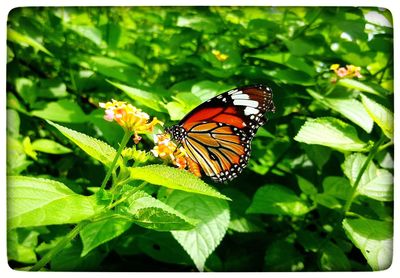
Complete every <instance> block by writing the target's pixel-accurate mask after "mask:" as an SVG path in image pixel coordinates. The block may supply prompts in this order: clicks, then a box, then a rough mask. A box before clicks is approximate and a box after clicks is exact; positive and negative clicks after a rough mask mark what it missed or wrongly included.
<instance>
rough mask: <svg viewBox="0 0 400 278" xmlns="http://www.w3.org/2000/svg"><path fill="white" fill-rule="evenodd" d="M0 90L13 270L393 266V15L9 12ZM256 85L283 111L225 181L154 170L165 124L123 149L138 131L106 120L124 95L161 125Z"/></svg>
mask: <svg viewBox="0 0 400 278" xmlns="http://www.w3.org/2000/svg"><path fill="white" fill-rule="evenodd" d="M335 64H337V65H339V66H338V67H335V66H333V67H332V68H331V66H332V65H335ZM346 66H347V67H346ZM357 67H360V68H359V69H357ZM339 71H340V72H341V74H339ZM6 81H7V92H6V93H7V130H6V135H7V175H8V178H7V256H8V261H9V265H10V266H11V267H12V268H13V269H21V270H28V269H31V268H32V270H50V271H153V272H154V271H343V270H362V271H368V270H383V269H386V268H388V267H389V266H390V264H391V261H392V251H393V247H392V243H393V176H394V165H393V157H394V155H393V144H394V141H393V138H394V124H393V123H394V114H393V29H392V23H391V14H390V11H388V10H384V9H379V8H373V7H368V8H357V7H343V8H340V7H326V8H319V7H303V8H302V7H135V8H129V7H103V8H98V7H67V8H66V7H41V8H32V7H24V8H17V9H13V10H12V11H10V13H9V16H8V21H7V79H6ZM259 83H261V84H265V85H268V86H270V87H271V88H272V90H273V92H274V103H275V106H276V112H275V113H273V114H272V113H269V114H267V118H268V122H267V123H266V124H265V125H263V127H261V128H260V129H259V130H258V132H257V134H256V136H255V138H254V139H253V141H252V153H251V157H250V161H249V165H248V167H247V168H246V169H245V170H244V171H243V172H242V173H241V174H240V175H239V176H238V177H237V178H236V179H235V180H233V181H232V182H229V183H227V184H218V185H217V184H214V183H212V182H211V181H210V179H209V178H207V177H205V176H204V175H203V177H202V178H198V177H196V176H194V175H193V174H191V173H190V172H188V171H187V170H181V169H177V168H175V167H172V166H167V165H161V163H162V162H163V161H162V160H161V159H160V158H159V157H154V155H153V154H152V153H151V152H150V150H151V149H152V148H153V146H154V142H153V140H152V137H153V135H154V134H160V133H162V132H163V127H161V125H157V126H156V128H155V130H154V131H153V134H151V132H147V131H146V132H139V133H140V135H141V136H142V137H143V138H142V139H141V140H140V142H139V143H137V142H133V140H131V139H130V138H128V137H127V136H128V135H133V134H134V131H133V132H132V134H128V133H125V135H126V134H127V135H126V136H124V132H125V130H123V129H122V128H121V127H120V126H118V125H117V124H116V122H115V121H114V122H108V121H105V120H104V118H103V116H104V110H102V109H99V103H106V102H108V101H110V100H111V99H115V100H120V101H126V102H128V103H131V104H132V105H134V106H135V107H137V108H139V109H141V110H142V111H144V112H146V113H148V114H149V116H150V118H154V117H157V119H158V120H160V121H162V122H163V123H164V127H168V126H170V125H172V124H175V123H177V122H178V121H180V120H181V119H182V118H183V117H184V116H185V115H186V114H187V113H188V112H189V111H190V110H191V109H193V108H195V107H196V106H197V105H199V104H201V103H203V102H204V101H206V100H208V99H209V98H211V97H214V96H216V95H218V94H220V93H222V92H224V91H226V90H229V89H232V88H234V87H239V86H243V85H247V84H259ZM122 138H125V139H126V140H128V139H129V142H128V141H126V140H123V141H121V139H122ZM136 141H137V137H136ZM126 143H127V145H126ZM164 163H165V164H167V163H168V161H167V160H164ZM105 177H106V178H105Z"/></svg>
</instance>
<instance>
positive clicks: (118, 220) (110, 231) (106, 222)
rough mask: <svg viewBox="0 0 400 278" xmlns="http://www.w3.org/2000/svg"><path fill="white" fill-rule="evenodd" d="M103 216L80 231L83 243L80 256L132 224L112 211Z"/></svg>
mask: <svg viewBox="0 0 400 278" xmlns="http://www.w3.org/2000/svg"><path fill="white" fill-rule="evenodd" d="M103 217H105V219H103V220H100V221H96V222H92V223H89V224H87V225H86V226H85V227H84V228H83V229H82V230H81V231H80V233H79V234H80V237H81V239H82V244H83V250H82V253H81V257H84V256H86V255H87V254H88V253H89V252H90V251H91V250H93V249H94V248H96V247H97V246H99V245H101V244H103V243H105V242H107V241H110V240H112V239H113V238H116V237H118V236H119V235H121V234H122V233H123V232H125V231H126V230H128V229H129V227H130V226H131V225H132V222H131V221H129V219H126V218H123V217H120V216H119V215H118V214H116V213H113V212H109V213H106V214H104V215H103Z"/></svg>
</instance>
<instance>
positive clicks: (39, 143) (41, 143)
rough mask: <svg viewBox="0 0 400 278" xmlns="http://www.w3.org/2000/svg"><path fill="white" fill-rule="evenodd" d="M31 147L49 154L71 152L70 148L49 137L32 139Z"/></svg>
mask: <svg viewBox="0 0 400 278" xmlns="http://www.w3.org/2000/svg"><path fill="white" fill-rule="evenodd" d="M32 148H33V150H35V151H39V152H44V153H51V154H65V153H70V152H72V150H71V149H69V148H67V147H64V146H63V145H61V144H59V143H57V142H55V141H53V140H49V139H37V140H35V141H33V142H32Z"/></svg>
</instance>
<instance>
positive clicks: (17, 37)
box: [7, 28, 53, 56]
mask: <svg viewBox="0 0 400 278" xmlns="http://www.w3.org/2000/svg"><path fill="white" fill-rule="evenodd" d="M7 40H9V41H13V42H16V43H18V44H20V45H23V46H26V45H28V46H31V47H33V49H35V50H36V51H43V52H44V53H46V54H47V55H50V56H53V54H52V53H51V52H50V51H48V50H47V48H46V47H44V46H43V45H42V44H40V43H39V42H37V41H36V40H34V39H33V38H31V37H29V36H27V35H23V34H21V33H18V32H17V31H15V30H13V29H11V28H8V29H7Z"/></svg>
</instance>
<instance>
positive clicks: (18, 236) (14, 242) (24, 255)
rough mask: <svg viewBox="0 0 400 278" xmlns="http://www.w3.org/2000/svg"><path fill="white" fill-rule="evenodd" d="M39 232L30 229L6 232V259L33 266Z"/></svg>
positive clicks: (35, 258) (35, 259)
mask: <svg viewBox="0 0 400 278" xmlns="http://www.w3.org/2000/svg"><path fill="white" fill-rule="evenodd" d="M38 236H39V232H38V231H36V230H31V229H29V230H28V229H23V228H19V229H12V230H10V231H8V232H7V258H8V260H9V261H10V260H12V261H16V262H20V263H26V264H33V263H36V261H37V257H36V253H35V248H36V247H37V244H38Z"/></svg>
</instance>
